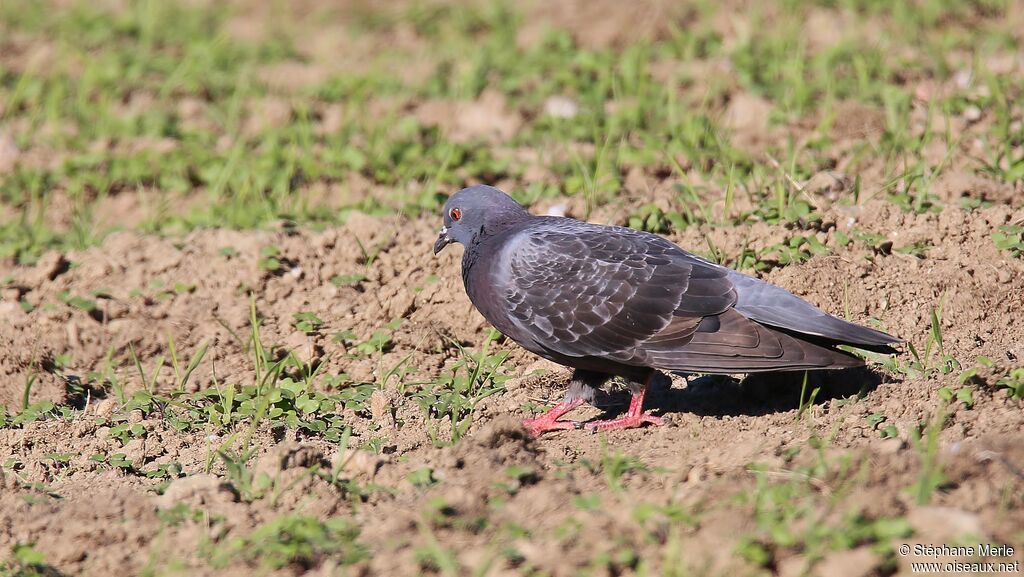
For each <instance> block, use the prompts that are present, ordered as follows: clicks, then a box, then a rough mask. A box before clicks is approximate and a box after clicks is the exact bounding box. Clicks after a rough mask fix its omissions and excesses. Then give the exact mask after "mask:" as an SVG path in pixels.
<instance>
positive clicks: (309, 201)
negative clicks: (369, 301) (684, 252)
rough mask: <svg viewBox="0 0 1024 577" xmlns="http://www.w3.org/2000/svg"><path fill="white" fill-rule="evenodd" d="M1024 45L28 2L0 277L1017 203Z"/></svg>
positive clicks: (1015, 15)
mask: <svg viewBox="0 0 1024 577" xmlns="http://www.w3.org/2000/svg"><path fill="white" fill-rule="evenodd" d="M1022 30H1024V10H1022V5H1021V3H1020V2H1013V1H1008V0H974V1H959V0H896V1H891V2H890V1H879V0H786V1H780V2H743V1H727V2H717V1H702V0H695V1H691V2H669V1H660V0H645V1H642V2H639V3H624V2H615V1H604V0H598V1H575V0H567V1H564V2H555V3H549V2H540V1H532V2H531V1H528V2H483V1H467V2H455V1H445V0H415V1H405V0H401V1H394V2H370V1H342V2H313V1H298V2H284V1H274V2H262V1H247V0H236V1H231V2H209V1H200V0H193V1H188V2H163V1H160V0H137V1H128V0H124V1H119V0H102V1H97V2H76V1H64V0H60V1H56V0H54V1H39V2H36V1H28V0H8V1H5V2H3V3H2V4H0V223H2V224H0V259H3V260H5V261H7V262H9V263H14V262H20V263H31V262H33V261H34V260H35V259H36V258H38V256H39V255H40V254H41V253H42V252H43V251H45V250H46V249H48V248H64V247H70V248H82V247H86V246H89V245H92V244H95V243H97V242H99V241H100V240H102V238H104V236H105V235H106V234H107V233H108V232H109V231H111V230H114V229H123V228H129V229H140V230H143V231H151V232H160V233H176V232H182V231H187V230H191V229H194V228H196V227H231V228H251V227H265V226H270V225H273V224H275V223H280V222H281V221H289V222H295V223H301V224H311V225H321V224H328V223H336V222H340V221H342V220H344V218H345V215H346V214H347V212H348V211H350V210H351V209H359V210H361V211H365V212H370V213H392V212H395V211H399V212H402V213H404V214H406V215H409V216H417V215H419V214H421V213H423V212H431V211H434V210H436V209H437V208H438V206H439V202H440V199H441V198H442V197H443V195H445V194H447V193H450V192H451V191H453V190H455V189H458V188H459V187H462V186H464V185H466V184H470V183H477V182H486V183H491V184H496V185H498V186H501V187H504V188H507V189H509V190H511V191H513V192H514V194H515V195H516V196H517V198H519V199H520V200H523V201H527V202H540V207H541V208H542V209H543V208H546V207H547V205H548V204H550V205H552V208H553V209H554V210H555V211H557V212H568V213H570V214H573V215H575V216H578V217H599V218H603V219H604V220H617V221H619V222H622V223H632V224H633V225H635V226H640V227H643V228H648V229H650V230H656V231H659V232H664V231H667V230H669V229H672V228H680V227H685V226H687V225H689V224H692V223H694V222H719V221H720V222H732V223H739V222H745V221H748V220H751V219H753V220H767V221H769V222H779V221H780V220H782V221H785V220H792V219H794V218H800V217H802V216H804V215H806V214H807V213H809V212H810V211H811V210H813V209H815V208H820V207H821V206H824V205H828V204H830V203H832V202H835V201H836V200H840V199H842V201H843V202H847V203H853V204H855V203H856V202H858V201H860V200H862V199H863V198H864V197H865V196H870V197H889V198H892V200H893V201H894V202H896V203H898V204H900V205H901V206H904V207H907V208H909V209H913V210H916V211H921V210H926V209H928V208H929V207H935V206H938V205H940V204H950V203H952V204H966V205H970V206H978V205H981V204H984V203H986V202H992V201H1012V202H1015V203H1018V204H1019V202H1020V201H1019V200H1014V199H1017V198H1018V197H1019V196H1020V193H1021V187H1020V182H1021V179H1022V177H1024V152H1022V148H1021V141H1022V127H1021V106H1020V104H1019V102H1020V101H1021V99H1020V95H1021V88H1022V84H1024V80H1022V79H1024V76H1022V74H1021V70H1022V52H1021V35H1022V32H1021V31H1022ZM793 182H797V183H800V184H801V185H803V184H809V186H807V187H805V188H802V189H800V192H801V194H795V193H794V188H793V186H792V183H793ZM780 197H781V198H780ZM545 199H559V200H557V201H556V200H550V201H548V200H545ZM604 206H612V207H614V209H613V210H611V211H609V212H608V214H603V213H602V212H601V210H602V207H604ZM595 211H597V214H594V212H595ZM613 214H618V215H620V216H618V217H615V216H612V215H613Z"/></svg>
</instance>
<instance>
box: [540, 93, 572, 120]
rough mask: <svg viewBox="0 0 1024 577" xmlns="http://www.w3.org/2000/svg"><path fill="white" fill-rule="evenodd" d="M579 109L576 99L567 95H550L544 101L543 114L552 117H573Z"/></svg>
mask: <svg viewBox="0 0 1024 577" xmlns="http://www.w3.org/2000/svg"><path fill="white" fill-rule="evenodd" d="M579 111H580V107H579V105H578V104H576V101H575V100H573V99H571V98H569V97H567V96H551V97H548V99H547V100H545V101H544V114H547V115H548V116H550V117H552V118H573V117H574V116H576V115H577V114H579Z"/></svg>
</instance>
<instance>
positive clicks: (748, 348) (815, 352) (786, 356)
mask: <svg viewBox="0 0 1024 577" xmlns="http://www.w3.org/2000/svg"><path fill="white" fill-rule="evenodd" d="M839 344H844V343H838V342H835V341H830V340H828V339H823V338H821V337H809V336H807V335H804V334H801V333H796V332H792V331H787V330H784V329H778V328H775V327H771V326H766V325H763V324H761V323H757V322H754V321H751V320H750V319H747V318H746V317H744V316H743V315H741V314H739V313H737V312H736V311H727V312H726V313H723V314H722V315H719V316H718V317H717V319H716V322H715V323H712V324H711V326H709V327H707V328H705V329H704V330H698V331H697V332H696V333H695V334H694V335H693V338H692V339H691V340H690V341H689V342H688V343H687V344H685V345H683V346H681V347H678V348H672V349H668V348H665V349H662V348H660V347H658V348H657V349H654V350H650V349H649V352H650V358H651V360H652V361H653V364H654V365H655V366H656V367H657V368H660V369H663V370H668V371H676V372H697V373H725V374H733V373H755V372H765V371H796V370H819V369H845V368H850V367H857V366H861V365H863V364H864V361H863V360H862V359H861V358H859V357H857V356H855V355H853V354H851V353H848V352H846V351H842V350H839V349H837V348H835V347H836V345H839ZM871 347H872V348H873V349H883V348H887V347H884V346H874V345H871ZM889 350H890V351H891V349H889Z"/></svg>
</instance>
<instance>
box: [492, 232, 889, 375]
mask: <svg viewBox="0 0 1024 577" xmlns="http://www.w3.org/2000/svg"><path fill="white" fill-rule="evenodd" d="M503 259H505V262H506V263H507V265H508V266H503V267H500V269H501V270H502V271H504V274H505V276H504V278H501V279H499V281H500V282H497V283H496V285H497V286H499V287H502V288H501V290H502V291H503V293H504V294H502V298H503V302H504V303H505V306H506V307H507V313H508V318H509V320H510V322H511V323H512V324H513V325H514V326H515V327H516V331H515V333H516V335H517V337H518V339H517V340H521V344H523V345H524V346H526V348H528V349H530V350H534V351H535V352H536V351H545V352H551V353H554V354H557V355H561V356H563V357H576V358H583V357H587V358H590V359H604V360H606V361H610V362H613V363H620V364H624V365H632V366H646V367H655V368H659V369H664V370H676V371H692V372H720V373H739V372H753V371H765V370H785V369H810V368H825V367H831V368H838V367H848V366H855V365H859V364H862V361H860V359H858V358H856V357H853V356H851V355H848V354H846V353H844V352H842V351H838V350H836V349H834V348H832V347H831V346H830V345H828V344H823V343H817V342H812V340H808V339H807V338H804V337H803V335H801V334H799V333H803V332H806V333H809V334H812V335H813V334H815V333H814V332H812V331H814V330H820V331H821V332H825V333H827V335H829V336H831V338H835V339H837V340H838V338H839V337H837V336H835V335H837V334H838V331H837V329H836V327H838V328H839V329H844V330H846V331H850V329H846V328H845V325H848V324H850V323H846V322H845V321H842V320H840V319H835V317H831V316H830V315H826V314H825V313H823V312H821V311H819V310H818V309H816V308H814V307H813V306H812V305H810V304H808V303H805V302H804V301H802V300H800V299H799V298H798V297H795V296H792V295H790V297H791V299H781V300H779V301H778V302H777V303H776V304H769V300H768V299H763V298H759V297H757V295H755V298H753V299H749V300H748V301H746V302H747V304H748V305H749V307H750V310H753V311H754V313H753V314H752V313H748V312H747V311H746V310H740V307H739V302H742V301H743V299H744V296H743V294H742V291H738V290H737V289H738V288H740V287H738V286H737V285H736V284H735V282H734V281H736V280H737V278H738V277H742V278H749V277H744V276H743V275H739V274H738V273H735V271H733V270H731V269H728V268H725V267H722V266H719V265H716V264H714V263H711V262H708V261H705V260H703V259H700V258H698V257H696V256H694V255H691V254H689V253H686V252H684V251H683V250H681V249H680V248H678V247H677V246H675V245H673V244H671V243H670V242H668V241H666V240H664V239H662V238H660V237H657V236H654V235H648V234H643V233H639V232H636V231H632V230H629V229H622V228H617V227H595V226H593V225H587V224H584V223H579V224H577V225H569V224H567V223H565V221H560V226H549V227H539V228H538V229H533V230H529V231H527V232H525V233H521V234H519V235H517V237H516V238H514V239H512V240H511V242H509V243H508V245H506V252H505V254H504V255H503ZM742 278H740V280H742ZM755 280H756V279H755ZM758 282H759V281H758ZM762 284H763V283H762ZM773 288H774V287H773ZM777 290H778V291H779V292H780V293H784V294H786V295H788V294H789V293H786V292H785V291H784V290H782V289H777ZM787 307H793V308H794V317H793V318H794V319H796V320H787V318H786V316H785V313H786V311H787V310H788V309H787ZM808 311H811V312H808ZM812 312H813V313H814V316H812ZM754 314H758V315H760V316H762V317H764V318H770V319H772V320H775V321H776V322H778V326H779V328H775V327H774V326H769V325H773V323H770V322H766V321H761V319H759V318H756V317H755V316H754ZM819 317H821V318H825V319H835V320H836V321H838V323H841V324H839V325H836V326H835V327H828V326H826V327H825V329H820V327H819V326H818V325H816V324H814V322H815V319H818V320H820V318H819ZM807 319H810V320H807ZM805 322H806V324H807V326H803V324H801V323H805ZM826 322H827V320H826ZM790 326H800V327H801V329H795V328H793V329H791V328H790ZM852 326H856V325H852ZM816 327H818V328H816ZM865 330H866V331H870V329H865ZM844 334H845V333H844ZM851 334H856V333H851ZM522 341H525V342H522Z"/></svg>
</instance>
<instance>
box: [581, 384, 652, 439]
mask: <svg viewBox="0 0 1024 577" xmlns="http://www.w3.org/2000/svg"><path fill="white" fill-rule="evenodd" d="M650 382H651V379H650V378H648V379H647V380H646V381H645V382H644V386H643V388H641V389H640V391H639V392H637V393H636V394H634V395H633V398H632V399H630V400H629V410H628V411H626V414H625V415H623V416H621V417H619V418H617V419H608V420H605V421H593V422H590V423H587V424H586V425H584V427H586V428H587V429H589V430H591V431H611V430H613V429H632V428H635V427H639V426H641V425H643V424H644V423H650V424H652V425H664V424H665V419H664V418H662V417H655V416H654V415H651V414H650V413H646V412H644V410H643V408H644V394H645V393H647V385H648V384H649V383H650Z"/></svg>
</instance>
